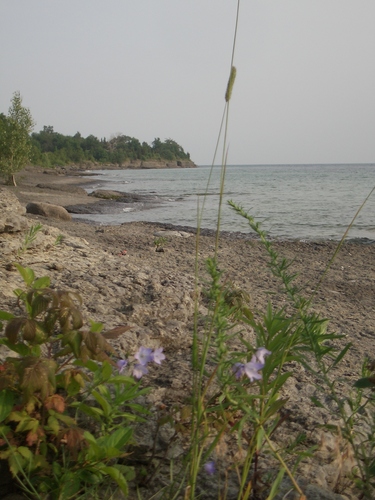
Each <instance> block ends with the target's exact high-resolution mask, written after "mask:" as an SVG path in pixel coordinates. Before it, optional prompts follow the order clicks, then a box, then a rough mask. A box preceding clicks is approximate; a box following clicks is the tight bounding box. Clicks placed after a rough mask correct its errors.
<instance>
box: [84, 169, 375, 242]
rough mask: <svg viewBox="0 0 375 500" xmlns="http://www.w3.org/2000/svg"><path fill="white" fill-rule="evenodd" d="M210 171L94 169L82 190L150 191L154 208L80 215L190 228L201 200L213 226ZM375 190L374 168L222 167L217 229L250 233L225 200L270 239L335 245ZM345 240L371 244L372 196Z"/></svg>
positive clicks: (215, 175)
mask: <svg viewBox="0 0 375 500" xmlns="http://www.w3.org/2000/svg"><path fill="white" fill-rule="evenodd" d="M210 171H211V167H198V168H196V169H162V170H158V169H157V170H156V169H155V170H98V171H94V172H93V177H92V179H93V182H92V185H90V189H88V186H87V185H86V186H85V188H86V189H87V190H88V191H92V190H94V189H113V190H116V191H122V192H127V193H137V194H150V195H154V196H155V197H157V203H155V204H154V205H152V208H149V209H145V206H146V205H143V204H142V203H140V204H136V205H135V206H133V207H128V208H125V209H124V208H121V207H122V205H121V204H120V205H119V206H118V207H116V208H114V211H113V212H112V213H109V214H103V215H98V214H95V215H84V216H81V217H82V218H84V219H90V220H93V221H95V222H97V223H102V224H121V223H123V222H131V221H149V222H164V223H171V224H175V225H182V226H194V227H196V226H197V208H198V205H199V206H200V207H201V206H202V203H203V200H204V199H205V202H204V203H205V208H204V211H203V218H202V223H201V227H203V228H210V229H214V228H216V221H217V212H218V203H219V195H218V193H219V186H220V171H221V169H220V167H214V168H213V170H212V175H211V180H210V183H209V185H208V187H207V184H208V179H209V176H210ZM374 186H375V164H371V165H369V164H366V165H364V164H359V165H354V164H353V165H261V166H260V165H232V166H228V167H227V169H226V179H225V188H224V197H223V210H222V219H221V226H220V228H221V229H222V230H226V231H241V232H249V231H250V229H249V228H248V224H247V222H246V221H245V220H244V219H242V218H241V217H238V216H237V215H236V214H235V213H234V212H233V211H232V210H231V209H230V208H229V207H228V206H227V203H226V201H227V200H229V199H231V200H233V201H235V202H236V203H238V204H240V205H241V206H243V208H245V210H246V211H247V212H249V213H250V214H251V215H252V216H253V217H255V218H256V219H257V220H258V221H261V222H262V223H263V229H265V230H267V231H268V233H269V236H270V237H275V238H282V239H303V240H319V239H333V240H339V239H340V238H341V236H342V235H343V234H344V232H345V230H346V228H347V226H348V225H349V223H350V222H351V220H352V218H353V216H354V215H355V213H356V211H357V210H358V208H359V207H360V205H361V203H362V202H363V201H364V199H365V198H366V197H367V196H368V194H369V193H370V191H371V189H372V188H373V187H374ZM206 192H207V196H206V197H204V196H203V195H204V193H206ZM114 205H115V204H114ZM75 217H78V216H75ZM349 238H359V239H363V240H365V241H366V240H371V241H375V192H374V193H372V195H371V197H370V199H369V200H368V202H367V203H366V205H365V207H364V208H363V210H362V211H361V213H360V215H359V216H358V218H357V220H356V222H355V224H354V226H353V228H352V229H351V231H350V233H349Z"/></svg>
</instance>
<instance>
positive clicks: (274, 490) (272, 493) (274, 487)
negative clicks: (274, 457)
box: [267, 467, 285, 500]
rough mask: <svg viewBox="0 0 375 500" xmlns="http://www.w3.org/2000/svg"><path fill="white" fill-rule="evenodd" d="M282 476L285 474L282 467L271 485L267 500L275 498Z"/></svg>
mask: <svg viewBox="0 0 375 500" xmlns="http://www.w3.org/2000/svg"><path fill="white" fill-rule="evenodd" d="M284 474H285V469H284V468H283V467H282V468H281V469H280V470H279V473H278V474H277V476H276V479H275V481H274V482H273V485H272V488H271V491H270V493H269V495H268V497H267V500H272V499H273V498H275V496H276V494H277V493H278V491H279V486H280V483H281V481H282V479H283V477H284Z"/></svg>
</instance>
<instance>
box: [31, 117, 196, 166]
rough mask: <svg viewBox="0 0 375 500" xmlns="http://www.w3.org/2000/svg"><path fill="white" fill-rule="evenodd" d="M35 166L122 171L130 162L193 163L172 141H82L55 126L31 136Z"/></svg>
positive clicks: (91, 137) (115, 138)
mask: <svg viewBox="0 0 375 500" xmlns="http://www.w3.org/2000/svg"><path fill="white" fill-rule="evenodd" d="M31 141H32V154H31V161H32V163H33V164H34V165H40V166H43V167H55V166H64V165H69V164H82V163H87V162H93V163H95V164H98V165H108V164H111V165H116V166H118V167H121V166H122V165H123V164H124V163H129V162H131V161H137V160H138V161H190V154H189V153H185V151H184V149H183V148H182V147H181V146H180V145H179V144H177V142H176V141H174V140H172V139H166V140H164V141H161V140H160V139H159V138H155V139H154V140H153V142H152V143H151V144H148V143H146V142H142V143H141V142H140V141H139V140H138V139H136V138H134V137H129V136H127V135H122V134H117V135H115V136H113V137H111V138H110V139H109V140H107V139H105V138H104V139H98V138H97V137H95V136H94V135H89V136H88V137H86V138H85V137H82V135H81V134H80V133H79V132H77V133H76V134H75V135H74V136H69V135H63V134H60V133H58V132H55V131H54V129H53V127H52V126H44V127H43V130H41V131H40V132H38V133H35V132H34V133H33V134H31Z"/></svg>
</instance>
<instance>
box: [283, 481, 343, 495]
mask: <svg viewBox="0 0 375 500" xmlns="http://www.w3.org/2000/svg"><path fill="white" fill-rule="evenodd" d="M297 483H298V486H299V487H300V488H301V489H302V491H303V493H304V494H305V496H306V500H345V499H346V498H347V497H344V496H342V495H338V494H337V493H333V492H332V491H329V490H326V489H325V488H321V487H320V486H318V485H317V484H308V483H307V481H306V480H304V479H302V478H301V479H299V480H298V481H297ZM284 498H288V500H299V499H300V498H301V497H300V495H299V493H298V492H297V491H295V490H293V486H292V483H291V481H290V479H289V478H284V479H283V481H282V482H281V485H280V489H279V491H278V493H277V494H276V496H275V500H282V499H284Z"/></svg>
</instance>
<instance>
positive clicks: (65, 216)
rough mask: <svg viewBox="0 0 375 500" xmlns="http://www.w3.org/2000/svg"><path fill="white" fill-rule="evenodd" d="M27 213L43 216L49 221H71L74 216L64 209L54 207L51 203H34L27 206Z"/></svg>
mask: <svg viewBox="0 0 375 500" xmlns="http://www.w3.org/2000/svg"><path fill="white" fill-rule="evenodd" d="M26 212H27V213H28V214H34V215H42V216H43V217H47V218H49V219H61V220H66V221H71V220H72V216H71V215H70V214H69V213H68V211H67V210H65V208H64V207H60V206H58V205H52V204H50V203H42V202H34V203H28V204H27V205H26Z"/></svg>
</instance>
